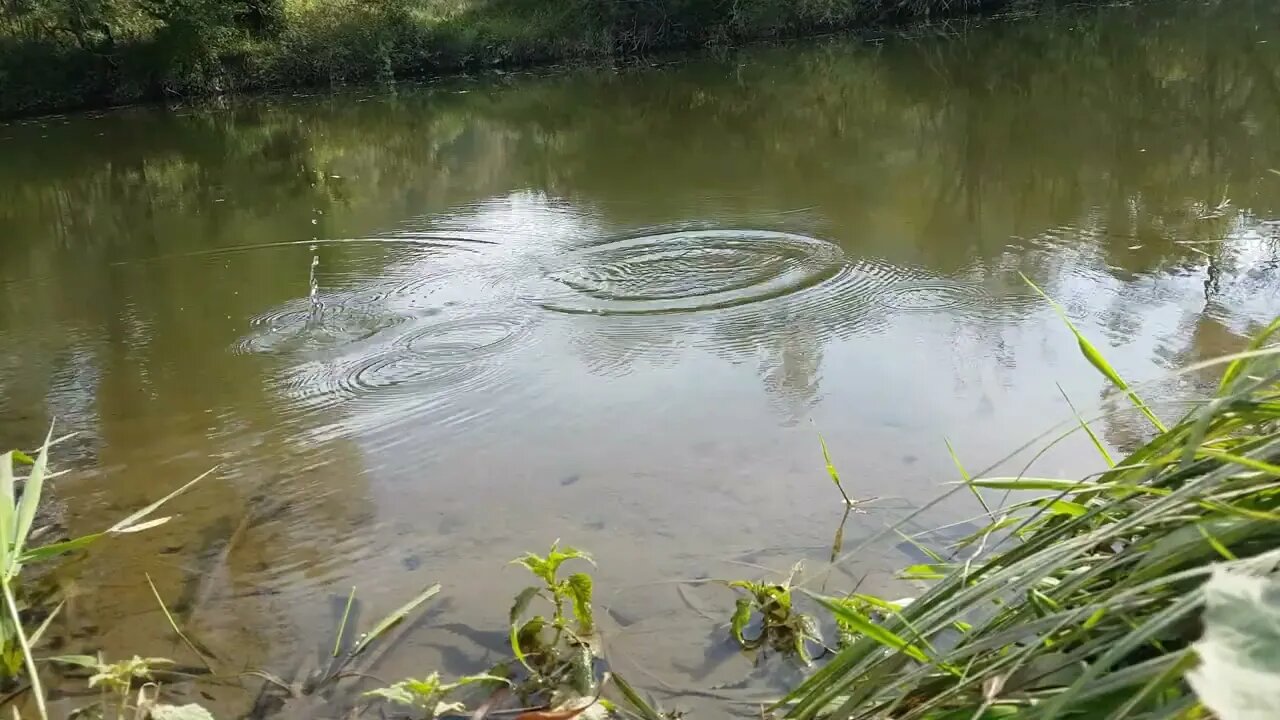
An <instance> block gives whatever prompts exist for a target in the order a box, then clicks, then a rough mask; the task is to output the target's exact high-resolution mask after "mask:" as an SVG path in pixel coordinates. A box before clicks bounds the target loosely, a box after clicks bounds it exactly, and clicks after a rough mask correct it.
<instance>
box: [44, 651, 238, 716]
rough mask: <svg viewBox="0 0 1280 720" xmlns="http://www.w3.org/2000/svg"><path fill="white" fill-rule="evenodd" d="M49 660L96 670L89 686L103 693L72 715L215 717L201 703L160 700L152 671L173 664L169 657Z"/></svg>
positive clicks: (75, 656)
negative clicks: (175, 702) (182, 703)
mask: <svg viewBox="0 0 1280 720" xmlns="http://www.w3.org/2000/svg"><path fill="white" fill-rule="evenodd" d="M49 660H50V661H53V662H58V663H62V664H66V665H76V666H79V667H83V668H88V669H90V670H92V671H94V674H93V675H92V676H90V677H89V687H90V688H98V689H99V691H100V692H101V695H100V696H99V699H98V702H97V703H95V704H93V705H90V706H88V707H82V708H80V709H78V710H76V711H75V713H74V714H73V717H76V718H102V719H103V720H106V719H107V718H114V719H115V720H213V715H211V714H210V713H209V711H208V710H206V709H204V708H203V707H201V706H199V705H195V704H188V705H171V704H168V703H163V702H160V699H159V698H160V689H159V686H158V685H157V684H156V683H155V682H154V678H153V673H154V672H155V671H156V669H158V666H162V665H172V664H173V661H172V660H169V659H167V658H158V657H148V658H143V657H138V656H137V655H134V656H133V657H132V658H130V659H128V660H120V661H118V662H114V663H108V662H106V661H105V660H103V659H102V657H101V656H99V657H94V656H92V655H62V656H59V657H53V658H49ZM135 685H138V692H137V695H136V696H135V695H133V688H134V686H135ZM131 701H132V702H131Z"/></svg>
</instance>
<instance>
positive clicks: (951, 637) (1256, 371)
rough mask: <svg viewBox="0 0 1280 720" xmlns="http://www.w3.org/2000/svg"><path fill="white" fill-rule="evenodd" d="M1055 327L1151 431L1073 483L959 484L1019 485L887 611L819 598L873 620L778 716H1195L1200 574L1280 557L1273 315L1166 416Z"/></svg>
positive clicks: (1278, 368)
mask: <svg viewBox="0 0 1280 720" xmlns="http://www.w3.org/2000/svg"><path fill="white" fill-rule="evenodd" d="M1071 329H1072V331H1073V332H1074V333H1075V335H1076V337H1077V339H1078V340H1079V342H1080V346H1081V350H1082V351H1083V352H1084V354H1085V356H1086V357H1088V358H1089V359H1090V361H1091V362H1093V363H1094V364H1095V365H1097V366H1099V370H1101V371H1102V372H1103V374H1104V375H1105V376H1107V377H1108V378H1109V379H1110V380H1111V382H1112V383H1114V384H1115V385H1116V386H1117V388H1118V393H1119V395H1120V397H1122V398H1128V399H1129V400H1130V401H1131V402H1132V403H1133V405H1134V406H1135V408H1136V409H1137V412H1141V413H1143V414H1144V415H1147V416H1148V419H1149V420H1150V421H1151V422H1152V424H1153V426H1154V427H1156V428H1159V430H1157V431H1155V432H1156V435H1155V436H1154V437H1153V438H1152V439H1151V440H1150V441H1149V442H1147V443H1146V444H1145V445H1143V446H1141V447H1139V448H1138V449H1136V450H1134V451H1133V452H1132V453H1130V454H1129V455H1128V456H1127V457H1125V458H1123V459H1120V460H1118V461H1117V462H1115V464H1114V466H1112V467H1110V469H1108V470H1106V471H1105V472H1102V473H1100V474H1098V475H1096V476H1093V477H1088V478H1085V479H1063V478H1033V477H1023V476H1018V477H1003V478H983V477H977V478H971V479H966V480H965V481H964V482H963V483H962V484H963V485H965V486H968V487H969V488H971V489H997V490H1011V491H1016V492H1027V493H1033V494H1034V497H1033V498H1032V499H1029V500H1025V501H1022V502H1019V503H1017V504H1015V505H1013V506H1012V507H1007V508H1004V509H1003V510H997V512H999V513H1001V515H1000V516H999V517H997V516H995V515H992V516H991V517H990V524H989V525H988V526H987V527H985V528H983V529H982V530H980V531H978V532H976V533H974V534H973V535H972V536H970V537H969V538H966V539H965V540H963V541H961V542H960V543H958V544H957V545H956V546H955V547H954V548H952V551H953V552H952V554H951V556H950V557H951V559H950V560H949V561H945V562H940V563H938V564H937V565H936V566H935V567H933V568H931V569H932V570H933V571H935V573H934V576H935V577H938V578H940V579H937V580H936V581H934V582H933V583H932V585H931V586H929V588H928V590H927V591H925V592H924V593H923V594H922V595H921V596H920V597H918V598H916V599H915V600H914V601H912V602H910V603H909V604H907V605H905V606H904V607H902V608H901V609H899V610H897V611H894V612H890V613H887V614H886V615H885V616H883V617H880V618H871V617H868V616H864V615H860V614H859V611H858V609H857V606H856V605H851V604H850V603H842V602H840V601H839V600H840V599H839V598H821V597H819V598H818V599H819V601H820V602H822V604H824V605H826V606H827V607H828V608H829V609H831V611H832V612H834V613H835V614H836V616H837V617H838V618H845V619H846V620H849V621H854V622H855V623H856V624H857V625H858V626H862V627H874V629H875V630H874V632H866V633H864V634H863V635H861V636H860V637H859V638H858V639H857V640H856V641H854V642H853V643H852V644H851V645H850V646H848V647H847V648H846V649H844V650H843V651H842V652H840V653H839V654H838V655H837V656H836V657H835V658H834V659H833V660H832V661H831V662H830V663H828V664H827V665H826V666H824V667H823V668H822V669H821V670H819V671H817V672H816V673H815V674H814V675H813V676H811V677H810V678H809V679H808V680H806V681H805V682H804V683H803V684H801V685H800V686H799V687H797V688H796V689H795V690H794V691H793V692H791V693H790V694H789V695H788V696H787V697H786V698H785V699H784V701H783V702H782V703H781V705H780V708H782V709H785V713H786V716H787V717H789V718H796V719H798V720H809V719H811V718H817V717H824V718H840V719H843V718H894V719H895V720H912V719H920V720H944V719H946V720H951V719H955V720H983V719H987V718H1006V717H1017V718H1027V719H1035V720H1050V719H1051V718H1089V719H1090V720H1092V719H1095V718H1096V719H1098V720H1105V719H1111V718H1115V719H1119V718H1139V717H1140V718H1151V719H1152V720H1154V719H1156V718H1194V717H1211V716H1212V715H1211V714H1210V713H1209V711H1207V710H1206V709H1205V708H1204V707H1203V706H1202V705H1201V703H1200V700H1199V699H1198V698H1197V696H1196V694H1195V693H1193V692H1192V691H1191V688H1190V685H1189V684H1188V682H1187V675H1188V671H1190V670H1191V669H1192V668H1193V667H1195V666H1196V663H1197V662H1198V657H1197V652H1196V648H1195V647H1193V643H1194V642H1195V641H1196V640H1197V639H1198V638H1199V637H1200V635H1201V620H1200V618H1201V613H1202V611H1203V608H1204V605H1205V583H1206V580H1207V579H1208V578H1209V577H1210V576H1211V574H1212V573H1213V572H1214V568H1215V566H1217V567H1218V568H1226V569H1227V570H1232V571H1236V572H1242V573H1248V574H1252V575H1258V574H1262V575H1270V574H1274V573H1275V572H1276V569H1277V567H1278V566H1280V362H1278V361H1277V358H1278V357H1280V348H1276V347H1268V343H1269V342H1270V341H1271V340H1272V338H1273V337H1274V336H1275V335H1276V333H1277V332H1278V331H1280V319H1277V321H1276V322H1274V323H1272V324H1271V325H1270V326H1269V327H1267V328H1266V329H1265V330H1264V331H1263V332H1262V333H1260V334H1259V335H1258V336H1257V338H1256V339H1255V340H1254V343H1253V345H1252V346H1251V347H1250V348H1249V349H1248V350H1247V351H1246V352H1243V353H1241V354H1239V355H1237V356H1235V357H1233V358H1228V359H1225V360H1223V361H1222V363H1221V364H1222V366H1223V367H1224V372H1223V376H1222V380H1221V383H1220V384H1219V386H1218V389H1217V392H1216V393H1215V394H1214V395H1213V397H1211V398H1209V399H1207V400H1205V401H1203V402H1200V403H1196V404H1195V407H1194V409H1192V410H1191V411H1190V412H1188V413H1187V414H1186V415H1184V416H1183V417H1182V418H1181V419H1179V420H1178V421H1177V422H1175V423H1172V424H1170V425H1169V426H1168V427H1165V426H1164V424H1163V423H1162V421H1161V420H1160V419H1159V418H1157V417H1156V416H1155V414H1154V410H1153V409H1152V408H1151V407H1150V406H1148V405H1147V404H1146V403H1144V402H1143V401H1142V400H1141V399H1139V398H1138V397H1137V395H1136V393H1135V391H1134V389H1133V388H1131V387H1129V386H1128V385H1127V384H1125V383H1124V382H1123V380H1120V379H1119V375H1118V374H1116V373H1115V371H1114V370H1113V369H1111V368H1110V366H1109V365H1106V362H1105V360H1103V359H1102V357H1101V354H1099V353H1097V350H1096V349H1094V348H1093V347H1092V345H1089V344H1088V341H1087V340H1086V339H1084V336H1083V335H1081V334H1080V333H1079V332H1078V331H1077V330H1076V329H1075V328H1074V327H1073V328H1071ZM1193 370H1203V368H1195V369H1193ZM1081 427H1083V428H1087V425H1085V424H1084V423H1083V421H1081ZM1077 430H1078V431H1083V430H1081V428H1079V427H1078V428H1077ZM855 552H856V550H855Z"/></svg>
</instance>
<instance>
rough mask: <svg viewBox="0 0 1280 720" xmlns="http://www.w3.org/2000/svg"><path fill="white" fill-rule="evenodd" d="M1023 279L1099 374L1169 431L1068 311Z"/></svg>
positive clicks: (1149, 418) (1026, 279) (1154, 422)
mask: <svg viewBox="0 0 1280 720" xmlns="http://www.w3.org/2000/svg"><path fill="white" fill-rule="evenodd" d="M1022 279H1023V280H1024V281H1026V283H1027V284H1028V285H1030V286H1031V288H1032V289H1033V290H1035V291H1036V292H1038V293H1040V297H1042V298H1044V299H1045V300H1046V301H1047V302H1048V303H1049V304H1050V305H1051V306H1053V309H1054V310H1055V311H1056V312H1057V313H1058V317H1060V318H1062V322H1064V323H1066V325H1067V328H1068V329H1070V330H1071V333H1072V334H1073V335H1075V338H1076V344H1078V345H1079V346H1080V353H1081V354H1082V355H1084V357H1085V359H1086V360H1088V361H1089V364H1090V365H1093V367H1094V368H1096V369H1097V370H1098V372H1100V373H1102V375H1103V376H1104V377H1105V378H1107V380H1110V381H1111V384H1112V385H1114V386H1116V388H1117V389H1119V390H1121V391H1123V392H1124V393H1125V395H1126V396H1127V397H1128V398H1129V401H1130V402H1132V403H1133V405H1134V407H1136V408H1138V410H1139V411H1140V412H1141V413H1142V414H1143V415H1145V416H1146V417H1147V419H1148V420H1150V421H1151V424H1152V425H1154V426H1155V428H1156V430H1159V431H1160V432H1165V431H1167V430H1168V428H1166V427H1165V425H1164V423H1163V422H1161V421H1160V418H1158V417H1156V414H1155V413H1154V412H1152V411H1151V408H1149V407H1147V404H1146V403H1145V402H1143V400H1142V398H1140V397H1138V394H1137V393H1136V392H1134V391H1133V390H1131V389H1130V388H1129V384H1128V383H1126V382H1125V381H1124V378H1122V377H1120V373H1118V372H1116V369H1115V368H1113V367H1112V366H1111V363H1109V362H1107V359H1106V357H1104V356H1103V354H1102V353H1101V352H1099V350H1098V348H1096V347H1094V345H1093V343H1091V342H1089V339H1088V338H1087V337H1085V336H1084V334H1083V333H1081V332H1080V329H1079V328H1077V327H1076V325H1075V323H1073V322H1071V318H1069V317H1067V311H1066V309H1065V308H1063V307H1062V306H1061V305H1059V304H1058V303H1057V302H1056V301H1054V299H1053V298H1051V297H1049V295H1048V293H1046V292H1045V291H1044V290H1041V289H1040V286H1039V285H1036V284H1035V283H1034V282H1032V281H1031V278H1029V277H1027V276H1026V275H1023V276H1022Z"/></svg>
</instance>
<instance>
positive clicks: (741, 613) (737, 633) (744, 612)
mask: <svg viewBox="0 0 1280 720" xmlns="http://www.w3.org/2000/svg"><path fill="white" fill-rule="evenodd" d="M751 608H752V602H751V598H748V597H739V598H738V600H737V602H736V603H735V604H734V607H733V617H732V618H730V619H729V632H730V633H731V634H732V635H733V639H734V640H736V641H738V645H740V646H742V647H743V648H745V647H747V645H748V643H747V638H746V636H744V635H743V632H744V631H745V630H746V629H747V624H748V623H750V622H751Z"/></svg>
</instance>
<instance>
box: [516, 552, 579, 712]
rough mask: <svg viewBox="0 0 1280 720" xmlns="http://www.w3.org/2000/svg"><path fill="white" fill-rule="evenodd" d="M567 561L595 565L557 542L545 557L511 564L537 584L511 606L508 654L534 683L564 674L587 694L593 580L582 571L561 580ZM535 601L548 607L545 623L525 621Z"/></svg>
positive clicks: (535, 619) (541, 618) (536, 617)
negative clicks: (513, 657) (510, 653)
mask: <svg viewBox="0 0 1280 720" xmlns="http://www.w3.org/2000/svg"><path fill="white" fill-rule="evenodd" d="M570 560H580V561H583V562H586V563H589V564H591V565H595V562H594V561H593V560H592V559H591V556H590V555H587V554H586V553H584V552H582V551H580V550H575V549H573V548H571V547H565V548H561V547H560V541H558V540H557V541H556V542H554V543H552V545H551V550H550V552H548V553H547V554H546V556H539V555H535V554H534V553H525V554H524V555H523V556H521V557H519V558H516V559H515V560H514V561H512V562H513V563H514V564H517V565H522V566H524V567H525V568H526V569H527V570H528V571H529V572H530V573H533V575H534V577H536V578H538V579H539V580H541V581H542V585H541V586H537V585H532V586H530V587H527V588H525V589H524V590H521V591H520V594H519V595H517V596H516V599H515V602H514V603H513V604H512V606H511V630H510V640H511V651H512V652H513V653H514V654H515V656H516V659H517V660H519V661H520V663H521V664H522V665H524V667H525V669H526V670H528V671H529V672H530V674H531V676H532V677H533V678H537V677H543V678H552V677H557V676H560V675H562V674H563V672H562V671H567V672H568V675H569V677H570V678H577V681H576V682H573V683H572V684H573V685H575V686H579V687H575V689H576V690H577V691H578V692H580V693H583V694H590V693H592V692H594V689H595V688H594V685H595V679H594V674H593V673H592V672H591V663H592V659H593V658H594V653H593V650H592V647H591V641H592V639H593V636H594V635H595V620H594V618H593V617H592V610H591V588H592V580H591V576H590V575H589V574H587V573H585V572H576V573H573V574H571V575H569V576H568V577H565V578H561V577H560V567H561V566H562V565H564V564H565V563H566V562H568V561H570ZM535 599H541V600H542V601H543V602H544V603H546V604H547V605H549V606H550V607H551V611H552V612H551V617H550V618H547V617H545V616H543V615H536V614H535V615H534V616H533V617H530V618H528V619H527V620H526V619H524V617H525V615H526V613H527V612H528V610H529V606H530V604H532V603H533V601H534V600H535Z"/></svg>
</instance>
